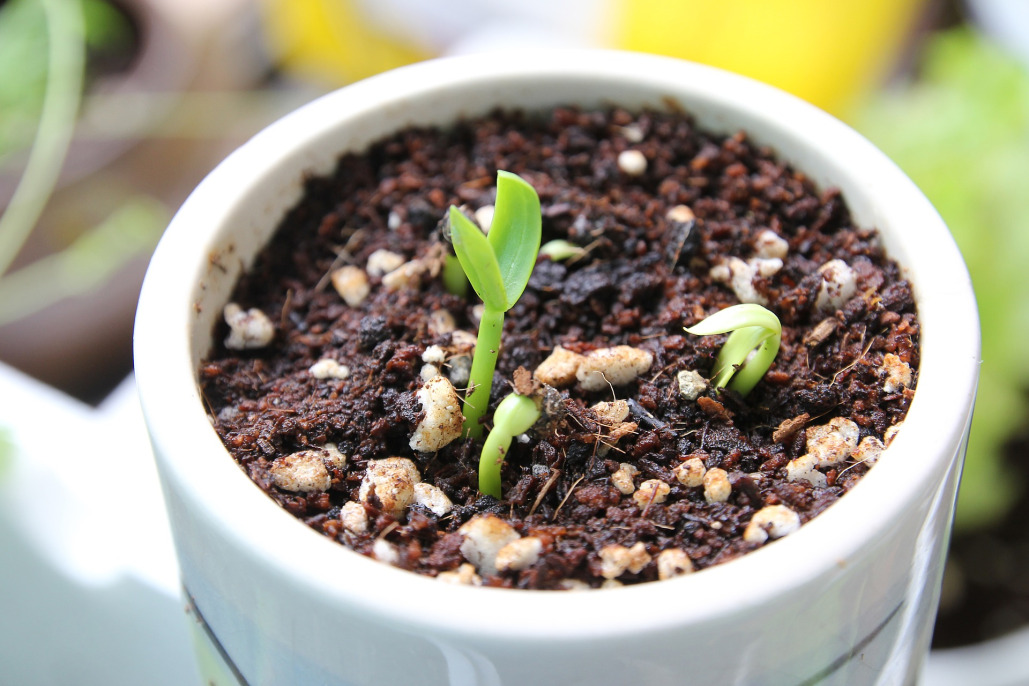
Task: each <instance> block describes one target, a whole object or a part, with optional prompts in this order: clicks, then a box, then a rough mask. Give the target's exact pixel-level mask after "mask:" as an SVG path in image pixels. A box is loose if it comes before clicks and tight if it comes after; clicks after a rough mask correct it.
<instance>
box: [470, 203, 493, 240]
mask: <svg viewBox="0 0 1029 686" xmlns="http://www.w3.org/2000/svg"><path fill="white" fill-rule="evenodd" d="M494 212H496V208H495V207H494V206H493V205H483V206H482V207H480V208H479V209H477V210H475V223H476V224H478V225H479V228H480V229H482V232H483V233H486V234H488V233H489V227H490V226H491V225H492V224H493V213H494Z"/></svg>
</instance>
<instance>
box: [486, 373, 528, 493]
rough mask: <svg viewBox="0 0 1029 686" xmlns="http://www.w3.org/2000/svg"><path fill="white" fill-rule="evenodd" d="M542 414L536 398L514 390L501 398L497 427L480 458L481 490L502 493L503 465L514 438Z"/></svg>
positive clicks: (489, 437)
mask: <svg viewBox="0 0 1029 686" xmlns="http://www.w3.org/2000/svg"><path fill="white" fill-rule="evenodd" d="M539 418H540V409H539V407H538V406H537V405H536V401H535V400H533V399H532V398H530V397H529V396H527V395H518V394H517V393H512V394H511V395H509V396H507V397H506V398H504V399H503V400H501V401H500V404H499V405H497V411H496V412H494V413H493V428H492V429H490V432H489V436H487V437H486V443H485V444H483V446H482V456H481V457H480V458H479V492H480V493H485V494H486V495H491V496H493V497H494V498H499V497H500V465H502V464H503V463H504V458H505V457H506V456H507V451H508V449H510V447H511V440H512V439H513V438H514V437H515V436H517V435H519V434H523V433H525V432H526V431H528V430H529V429H530V428H531V427H532V425H533V424H535V423H536V420H537V419H539Z"/></svg>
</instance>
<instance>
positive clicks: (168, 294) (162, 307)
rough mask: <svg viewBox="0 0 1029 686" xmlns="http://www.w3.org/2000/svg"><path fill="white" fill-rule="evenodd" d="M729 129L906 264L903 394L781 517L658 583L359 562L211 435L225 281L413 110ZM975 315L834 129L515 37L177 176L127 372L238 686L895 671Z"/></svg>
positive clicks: (925, 601)
mask: <svg viewBox="0 0 1029 686" xmlns="http://www.w3.org/2000/svg"><path fill="white" fill-rule="evenodd" d="M669 98H670V99H672V100H674V101H675V102H677V103H679V104H680V105H682V106H683V107H685V108H686V109H688V110H689V111H691V112H692V113H694V114H695V115H696V117H697V120H698V122H699V123H700V124H701V125H702V126H704V127H705V128H708V129H711V130H717V131H723V132H735V131H737V130H739V129H743V130H745V131H747V132H748V133H749V134H750V136H751V137H752V139H753V140H755V141H757V142H759V143H763V144H768V145H771V146H772V147H773V148H774V149H775V150H776V151H777V153H778V154H779V155H780V157H781V158H783V159H785V160H787V161H789V162H791V163H793V164H794V165H795V166H796V167H797V168H798V169H801V170H803V171H804V172H805V173H807V174H808V175H809V176H810V177H811V178H813V179H814V180H815V181H816V183H818V184H819V185H820V186H821V187H827V186H830V185H834V186H838V187H839V188H840V189H841V190H842V191H843V194H844V197H845V198H846V200H847V202H848V204H849V206H850V209H851V211H852V214H853V217H854V219H855V221H856V222H857V223H858V224H859V225H864V226H872V227H876V228H878V230H879V231H880V232H881V233H882V237H883V241H884V243H885V245H886V247H887V249H888V251H889V253H890V254H891V255H892V257H894V258H895V259H896V260H897V261H898V262H899V263H900V264H901V265H902V266H903V269H904V272H905V275H906V276H907V277H908V278H909V279H910V280H911V282H912V284H913V288H914V292H915V294H916V297H917V304H918V313H919V317H920V319H921V325H922V350H921V371H920V375H919V383H918V388H917V391H916V393H915V397H914V400H913V402H912V404H911V409H910V412H909V414H908V417H907V421H906V422H905V424H904V427H903V429H902V430H901V431H900V433H899V435H898V437H897V438H896V440H895V441H894V443H893V444H892V446H891V447H890V448H889V450H888V451H887V453H886V454H885V456H884V457H883V458H882V460H881V461H880V462H879V464H877V465H876V467H875V468H874V469H873V470H871V472H870V473H869V474H868V475H867V476H866V477H865V478H864V479H863V481H862V482H861V483H859V484H858V485H857V486H856V487H855V488H854V489H853V491H851V492H850V493H849V494H848V495H847V496H846V497H844V498H843V499H842V500H841V501H840V502H839V503H837V504H835V505H833V506H832V507H831V508H829V510H827V511H826V512H824V513H823V514H821V515H820V516H819V517H817V518H816V519H815V520H813V521H812V522H810V523H809V524H807V525H805V526H804V527H803V528H802V529H801V530H800V531H799V532H797V533H795V534H793V535H791V536H789V537H787V538H785V539H782V540H780V541H777V542H775V543H773V544H771V545H768V546H766V547H764V548H762V549H760V550H758V551H756V552H754V553H751V554H749V555H746V556H744V557H743V558H740V559H737V560H734V561H732V562H730V563H728V564H724V565H721V566H718V567H714V568H711V569H707V570H704V571H701V572H699V573H696V574H692V575H688V576H684V577H680V578H676V579H673V580H669V581H662V582H657V583H650V584H642V585H636V586H627V587H624V588H617V589H606V590H599V591H593V592H581V593H560V592H534V591H524V590H501V589H485V588H475V587H463V586H451V585H446V584H441V583H438V582H436V581H434V580H432V579H429V578H425V577H421V576H417V575H414V574H410V573H408V572H404V571H401V570H398V569H395V568H392V567H389V566H387V565H385V564H382V563H379V562H375V561H373V560H371V559H369V558H366V557H362V556H360V555H357V554H355V553H353V552H351V551H350V550H347V549H345V548H344V547H343V546H340V545H338V544H336V543H334V542H332V541H330V540H328V539H327V538H325V537H323V536H321V535H319V534H318V533H316V532H314V531H312V530H310V529H308V528H307V527H306V526H304V525H303V524H302V523H300V522H299V521H297V520H296V519H294V518H293V517H292V516H291V515H289V514H288V513H286V512H285V511H283V510H281V509H280V508H278V507H277V506H276V505H274V504H273V503H272V502H271V501H270V500H269V499H268V498H267V496H265V495H264V493H262V492H261V491H260V490H259V489H258V487H257V486H255V485H254V484H253V483H251V481H250V480H249V479H248V477H247V476H246V475H245V474H244V473H243V471H242V470H240V468H239V467H238V466H237V465H236V463H235V462H234V461H233V460H232V458H231V457H230V456H229V455H228V453H227V452H226V451H225V449H224V448H223V447H222V444H221V443H220V441H219V439H218V437H217V436H216V435H215V432H214V431H213V429H212V428H211V425H210V423H209V422H208V419H207V416H206V415H205V410H204V405H203V403H202V402H201V399H200V396H199V394H198V390H197V376H196V369H197V366H198V364H199V362H200V360H201V359H202V358H203V357H204V355H205V354H206V353H207V351H208V349H209V347H210V345H211V340H212V337H211V332H212V327H213V325H214V323H215V321H216V319H217V318H218V317H219V315H220V312H221V308H222V306H223V305H224V303H225V302H226V301H227V299H228V297H229V293H230V290H231V289H232V287H233V284H234V283H235V281H236V279H237V277H238V276H239V274H240V271H241V270H242V269H243V268H244V267H245V266H246V265H247V264H248V263H249V262H250V261H251V259H252V258H253V257H254V255H255V253H257V252H258V250H260V248H261V247H262V246H263V245H264V244H265V242H266V241H267V240H268V238H269V235H270V234H271V232H272V230H273V229H274V228H275V226H276V224H277V223H278V222H279V220H280V219H281V217H282V216H283V213H284V212H285V211H286V209H287V208H289V207H290V206H291V205H292V204H293V203H295V202H296V201H297V200H298V199H299V197H300V195H301V181H302V179H304V177H305V176H308V175H311V174H318V173H327V172H328V171H329V170H330V169H331V168H332V167H333V165H334V162H335V160H336V158H337V156H338V155H339V154H340V153H341V152H343V151H346V150H355V149H361V148H363V147H365V146H366V145H367V144H368V143H369V142H370V141H372V140H374V139H377V138H380V137H382V136H384V135H386V134H388V133H390V132H393V131H395V130H397V129H398V128H400V127H403V126H406V125H409V124H446V123H448V122H451V121H453V120H454V119H455V118H456V117H458V116H460V115H474V114H478V113H485V112H486V111H488V110H489V109H491V108H493V107H495V106H497V105H505V106H516V107H522V108H543V107H547V106H550V105H555V104H562V103H578V104H582V105H601V104H605V103H618V104H620V105H623V106H626V107H630V108H637V107H640V106H643V105H649V106H653V107H663V106H664V103H666V102H667V100H668V99H669ZM978 336H979V329H978V320H977V315H976V309H975V303H974V298H973V294H972V289H971V285H970V282H969V279H968V276H967V273H966V271H965V268H964V266H963V263H962V261H961V258H960V255H959V254H958V251H957V249H956V248H955V246H954V243H953V242H952V241H951V238H950V236H949V234H948V232H947V229H946V227H945V226H944V225H943V223H942V222H941V220H940V218H939V216H938V215H937V214H936V212H935V211H934V210H933V208H932V207H931V206H930V204H929V203H928V201H927V200H926V199H925V198H924V197H923V196H922V195H921V193H920V192H919V191H918V190H917V189H916V188H915V186H914V185H913V184H912V183H911V182H910V181H909V180H908V179H907V178H906V177H905V176H904V175H903V174H902V173H901V172H900V171H899V170H898V169H897V168H896V167H895V166H894V165H893V164H892V163H891V162H890V161H889V160H888V159H886V158H885V157H884V156H883V155H882V154H881V153H880V152H879V151H877V150H876V149H875V148H874V147H873V146H872V145H871V144H869V143H868V142H867V141H865V140H864V139H863V138H861V137H860V136H858V135H857V134H856V133H854V132H853V131H852V130H850V129H849V128H847V127H846V126H844V125H843V124H841V123H840V122H838V121H836V120H835V119H833V118H831V117H829V116H828V115H826V114H824V113H822V112H820V111H818V110H816V109H814V108H813V107H811V106H809V105H807V104H805V103H803V102H801V101H799V100H797V99H795V98H793V97H791V96H788V95H785V94H783V93H781V92H778V91H776V90H774V89H771V88H769V87H767V86H763V85H760V84H758V83H755V82H752V81H750V80H746V79H743V78H739V77H736V76H732V75H729V74H726V73H723V72H720V71H717V70H714V69H710V68H705V67H702V66H697V65H693V64H687V63H683V62H679V61H674V60H669V59H665V58H659V57H653V56H645V55H640V54H621V53H611V52H585V53H584V52H558V53H526V54H520V55H508V56H491V57H472V58H457V59H447V60H440V61H435V62H429V63H422V64H419V65H416V66H412V67H408V68H404V69H400V70H398V71H394V72H391V73H387V74H384V75H382V76H377V77H374V78H371V79H368V80H366V81H362V82H360V83H357V84H354V85H352V86H349V87H347V88H344V89H342V90H340V91H337V92H335V93H332V94H330V95H327V96H325V97H323V98H321V99H319V100H317V101H315V102H313V103H311V104H310V105H308V106H306V107H303V108H302V109H300V110H298V111H297V112H294V113H293V114H291V115H289V116H287V117H285V118H284V119H282V120H281V121H279V122H277V123H276V124H274V125H272V126H270V127H269V128H268V129H266V130H265V131H263V132H262V133H260V134H259V135H258V136H256V137H255V138H254V139H253V140H251V141H250V142H248V143H247V144H246V145H244V146H243V147H242V148H240V149H239V150H238V151H237V152H235V153H234V154H233V155H232V156H230V157H229V158H228V159H227V160H225V162H224V163H222V164H221V165H220V166H219V167H218V168H217V169H216V170H214V171H213V172H212V173H211V174H210V176H209V177H208V178H207V179H206V180H205V181H204V182H203V183H202V184H201V185H200V186H199V187H198V188H197V189H196V191H195V192H194V193H193V195H192V196H191V197H190V198H189V200H188V201H187V202H186V203H185V204H184V205H183V207H182V209H181V210H180V211H179V213H178V214H177V216H176V217H175V219H174V221H173V222H172V224H171V226H170V227H169V229H168V231H167V234H166V235H165V237H164V240H163V241H162V242H161V245H160V247H159V248H158V250H157V252H156V255H155V256H154V258H153V262H152V264H151V266H150V271H149V273H148V274H147V277H146V283H145V285H144V288H143V294H142V297H141V300H140V305H139V312H138V315H137V320H136V340H135V345H136V374H137V380H138V385H139V391H140V394H141V399H142V404H143V409H144V414H145V417H146V421H147V424H148V426H149V431H150V435H151V438H152V441H153V445H154V448H155V451H156V454H157V460H158V466H159V470H160V474H161V478H162V481H163V487H164V492H165V495H166V499H167V504H168V508H169V514H170V517H171V522H172V526H173V530H174V535H175V541H176V546H177V551H178V556H179V561H180V564H181V568H182V578H183V583H184V586H185V589H186V591H187V592H188V594H189V595H190V596H191V598H192V599H193V601H194V602H195V606H196V609H197V610H198V611H199V613H200V614H201V615H202V617H203V618H204V619H205V620H206V625H207V627H208V628H209V630H210V637H211V638H214V637H216V640H217V642H218V643H219V644H220V648H221V650H222V651H223V653H222V657H223V658H225V659H226V660H227V661H228V662H230V663H231V664H232V667H233V669H234V670H236V676H235V677H234V678H237V679H240V680H245V681H246V682H248V683H251V684H329V683H332V684H376V685H377V686H381V685H382V684H422V685H430V684H484V685H495V684H584V685H585V684H590V685H594V686H595V685H598V684H676V685H679V684H684V683H696V684H796V685H799V684H865V683H880V684H906V683H913V682H914V680H915V679H916V676H917V674H918V672H919V670H920V669H921V666H922V664H923V663H924V661H925V657H926V654H927V650H928V645H929V638H930V634H931V630H932V621H933V616H934V613H935V609H936V604H937V598H938V592H939V582H940V575H941V567H942V561H943V558H944V555H945V552H946V541H947V536H948V533H949V525H950V521H951V515H952V513H953V506H954V498H955V493H956V490H957V485H958V477H959V473H960V467H961V459H962V455H963V451H964V445H965V439H966V436H967V431H968V423H969V419H970V415H971V412H972V403H973V396H974V392H975V385H976V378H977V367H978V364H979V337H978Z"/></svg>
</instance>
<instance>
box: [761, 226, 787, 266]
mask: <svg viewBox="0 0 1029 686" xmlns="http://www.w3.org/2000/svg"><path fill="white" fill-rule="evenodd" d="M789 251H790V244H789V243H788V242H787V241H786V239H785V238H783V237H782V236H780V235H779V234H777V233H776V232H775V231H772V230H771V229H765V230H764V231H762V232H761V233H759V234H758V235H757V238H755V239H754V254H755V255H756V256H757V257H763V258H766V259H767V258H778V259H779V260H784V259H786V255H787V254H788V253H789Z"/></svg>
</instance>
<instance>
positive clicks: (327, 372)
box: [307, 357, 350, 379]
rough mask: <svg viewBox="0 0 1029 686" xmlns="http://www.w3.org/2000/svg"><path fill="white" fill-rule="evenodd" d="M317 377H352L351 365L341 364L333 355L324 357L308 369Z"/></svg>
mask: <svg viewBox="0 0 1029 686" xmlns="http://www.w3.org/2000/svg"><path fill="white" fill-rule="evenodd" d="M307 371H308V373H309V374H310V375H311V376H313V377H314V378H316V379H346V378H349V377H350V367H348V366H346V365H345V364H340V363H339V362H337V361H336V360H334V359H332V358H331V357H323V358H322V359H320V360H318V361H317V362H315V363H314V364H312V365H311V367H310V368H309V369H308V370H307Z"/></svg>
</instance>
